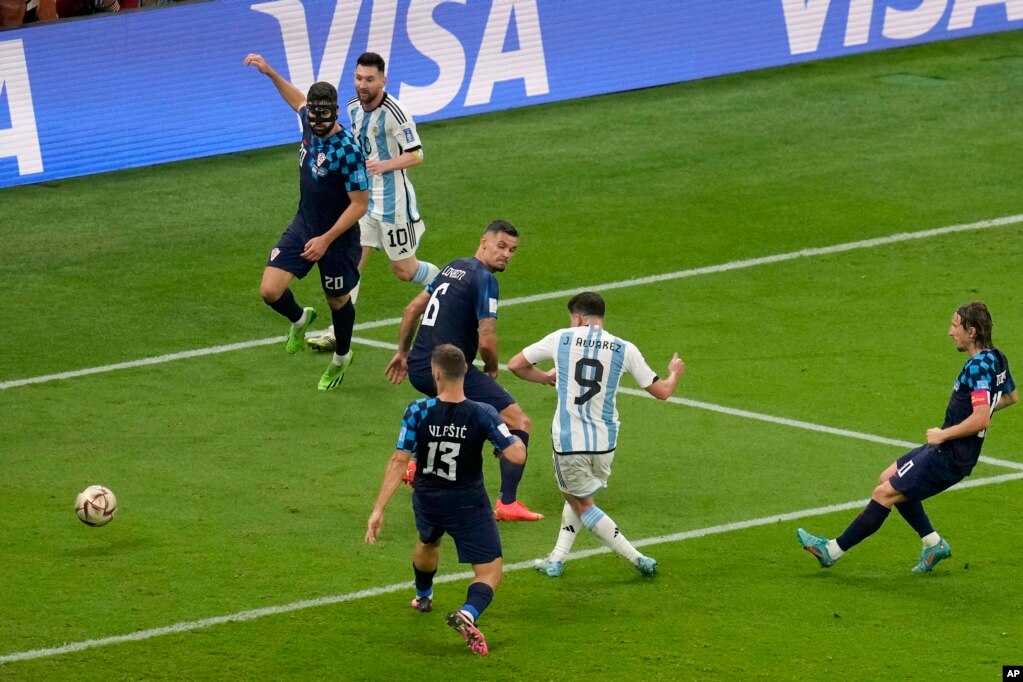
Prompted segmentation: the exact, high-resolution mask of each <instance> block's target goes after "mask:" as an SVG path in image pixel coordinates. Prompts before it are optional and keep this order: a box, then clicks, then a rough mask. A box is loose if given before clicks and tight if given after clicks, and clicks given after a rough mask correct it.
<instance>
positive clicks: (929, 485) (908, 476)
mask: <svg viewBox="0 0 1023 682" xmlns="http://www.w3.org/2000/svg"><path fill="white" fill-rule="evenodd" d="M895 463H896V465H897V468H896V471H895V475H894V476H892V477H891V478H890V479H888V481H889V482H890V483H891V484H892V487H893V488H895V489H896V490H898V491H899V492H900V493H902V494H903V495H905V496H906V497H907V498H909V499H911V500H926V499H927V498H928V497H933V496H935V495H937V494H938V493H940V492H941V491H943V490H947V489H948V488H951V487H952V486H954V485H955V484H956V483H958V482H959V481H961V480H963V477H965V476H966V475H967V474H969V472H966V473H962V472H961V471H959V470H958V468H957V467H956V466H955V465H953V464H952V462H951V459H950V457H949V456H948V455H946V454H945V453H943V452H941V450H940V449H939V448H936V447H933V446H931V445H921V446H920V447H918V448H916V449H914V450H910V451H909V452H907V453H906V454H904V455H903V456H902V457H899V458H898V459H897V460H895Z"/></svg>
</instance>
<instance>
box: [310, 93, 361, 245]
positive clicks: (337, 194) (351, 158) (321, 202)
mask: <svg viewBox="0 0 1023 682" xmlns="http://www.w3.org/2000/svg"><path fill="white" fill-rule="evenodd" d="M298 115H299V118H301V119H302V147H301V149H300V150H299V155H298V165H299V191H300V193H301V196H300V199H299V202H298V214H297V215H296V216H295V218H296V222H299V221H301V223H302V224H304V225H305V229H306V230H307V231H308V233H309V236H310V237H315V236H318V235H321V234H323V233H324V232H326V231H327V230H329V229H330V228H331V227H333V226H334V223H336V222H337V219H338V218H340V217H341V214H342V213H344V211H345V209H346V208H348V206H349V204H351V203H352V202H351V199H349V197H348V193H349V192H360V191H364V190H368V189H369V178H368V176H367V175H366V161H365V159H364V158H363V155H362V150H361V149H359V145H358V144H356V143H355V139H354V138H353V137H352V136H351V134H350V133H349V132H348V131H347V130H345V129H344V128H342V129H341V130H339V131H338V132H337V133H335V134H334V135H331V136H330V137H327V138H322V137H319V136H318V135H316V134H315V133H313V131H312V128H310V127H309V121H308V119H307V118H306V107H302V109H301V110H299V112H298ZM359 236H360V235H359V230H358V228H357V227H352V228H351V229H350V230H348V231H347V232H345V233H344V234H343V235H342V236H341V237H339V239H343V240H346V241H352V240H354V241H355V242H358V241H359Z"/></svg>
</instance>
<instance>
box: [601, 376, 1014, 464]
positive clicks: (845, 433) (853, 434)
mask: <svg viewBox="0 0 1023 682" xmlns="http://www.w3.org/2000/svg"><path fill="white" fill-rule="evenodd" d="M618 391H619V392H620V393H627V394H629V395H634V396H639V397H641V398H650V399H651V400H654V397H653V396H652V395H650V394H649V393H647V392H646V391H640V390H638V389H635V388H619V389H618ZM668 402H672V403H678V404H679V405H685V406H686V407H695V408H697V409H700V410H708V411H710V412H718V413H720V414H727V415H731V416H733V417H742V418H744V419H755V420H757V421H762V422H768V423H771V424H779V425H781V426H790V427H792V428H796V429H803V430H805V431H815V432H817V433H827V434H830V435H832V436H842V437H844V438H855V439H857V440H865V441H870V442H871V443H881V444H882V445H893V446H896V447H901V448H906V449H912V448H916V447H919V446H921V445H923V443H911V442H910V441H908V440H897V439H895V438H885V437H884V436H875V435H873V434H870V433H862V432H860V431H850V430H849V429H836V428H834V427H831V426H823V425H821V424H814V423H812V422H804V421H800V420H798V419H788V418H786V417H775V416H774V415H770V414H762V413H760V412H750V411H749V410H739V409H736V408H734V407H724V406H723V405H715V404H714V403H705V402H703V401H700V400H689V399H688V398H678V397H675V396H672V397H671V398H668ZM980 461H981V462H985V463H987V464H991V465H993V466H1000V467H1006V468H1008V469H1016V470H1017V471H1023V463H1021V462H1012V461H1009V460H1004V459H995V458H993V457H986V456H984V455H981V457H980Z"/></svg>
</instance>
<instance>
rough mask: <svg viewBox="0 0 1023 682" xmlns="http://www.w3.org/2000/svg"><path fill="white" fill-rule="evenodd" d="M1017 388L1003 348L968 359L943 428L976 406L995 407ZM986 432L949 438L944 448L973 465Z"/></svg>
mask: <svg viewBox="0 0 1023 682" xmlns="http://www.w3.org/2000/svg"><path fill="white" fill-rule="evenodd" d="M1015 389H1016V382H1015V381H1014V380H1013V378H1012V373H1011V372H1010V371H1009V361H1008V360H1007V359H1006V357H1005V355H1004V354H1003V353H1002V351H1000V350H998V349H997V348H993V349H989V350H982V351H981V352H979V353H977V354H976V355H974V356H973V357H971V358H970V359H969V360H967V361H966V364H965V365H963V369H962V371H960V372H959V376H958V377H956V382H955V385H954V386H953V387H952V396H951V397H950V398H949V400H948V409H946V410H945V421H944V422H943V423H942V425H941V428H943V429H947V428H948V427H950V426H955V425H956V424H959V423H960V422H963V421H965V420H966V418H967V417H969V416H970V415H971V414H973V410H974V407H975V406H976V407H981V406H984V405H988V406H990V407H989V408H988V409H994V406H995V405H996V404H997V403H998V399H999V398H1000V397H1001V396H1002V395H1003V394H1005V393H1011V392H1012V391H1014V390H1015ZM984 435H985V434H984V431H981V432H980V433H978V434H975V435H973V436H967V437H966V438H957V439H956V440H950V441H948V442H946V443H944V444H943V445H942V446H941V449H942V450H944V451H950V452H951V453H952V459H953V461H954V462H955V463H956V464H957V465H958V466H962V467H972V466H973V465H974V464H976V463H977V458H978V457H980V448H981V446H982V445H983V444H984Z"/></svg>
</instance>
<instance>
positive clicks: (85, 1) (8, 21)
mask: <svg viewBox="0 0 1023 682" xmlns="http://www.w3.org/2000/svg"><path fill="white" fill-rule="evenodd" d="M171 2H172V0H0V28H13V27H16V26H22V25H24V24H31V23H34V22H37V21H52V20H53V19H58V18H60V19H64V18H66V17H82V16H87V15H90V14H106V13H109V12H120V11H121V10H124V9H135V8H137V7H155V6H158V5H167V4H171Z"/></svg>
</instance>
